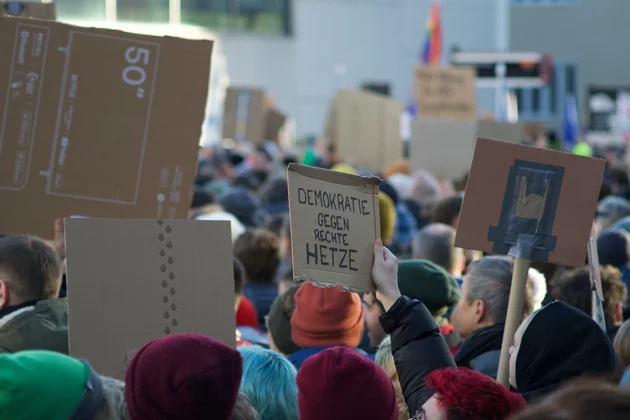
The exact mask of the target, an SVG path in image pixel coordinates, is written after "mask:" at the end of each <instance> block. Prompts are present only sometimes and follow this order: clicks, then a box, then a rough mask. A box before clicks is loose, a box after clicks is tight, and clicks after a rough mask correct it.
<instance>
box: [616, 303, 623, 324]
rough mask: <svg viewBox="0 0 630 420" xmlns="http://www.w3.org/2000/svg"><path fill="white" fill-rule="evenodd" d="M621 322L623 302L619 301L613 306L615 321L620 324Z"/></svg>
mask: <svg viewBox="0 0 630 420" xmlns="http://www.w3.org/2000/svg"><path fill="white" fill-rule="evenodd" d="M622 322H623V303H621V302H619V303H618V304H617V306H616V307H615V323H616V324H621V323H622Z"/></svg>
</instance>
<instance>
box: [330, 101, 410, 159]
mask: <svg viewBox="0 0 630 420" xmlns="http://www.w3.org/2000/svg"><path fill="white" fill-rule="evenodd" d="M403 109H404V107H403V106H402V104H400V103H398V102H396V101H394V100H393V99H390V98H388V97H386V96H383V95H379V94H376V93H372V92H366V91H358V90H350V89H341V90H339V92H337V95H336V96H335V98H334V99H333V101H332V102H331V107H330V109H329V113H328V121H327V125H326V129H325V130H326V134H327V137H328V139H329V141H330V143H331V145H332V146H333V148H334V150H335V152H336V156H337V158H338V159H340V160H344V161H346V162H351V163H353V164H355V165H357V166H360V167H365V168H368V169H372V170H374V171H380V170H382V169H383V168H385V167H387V166H388V165H391V164H392V163H394V162H397V161H398V160H400V159H401V158H402V154H403V144H402V140H401V136H400V118H401V115H402V112H403Z"/></svg>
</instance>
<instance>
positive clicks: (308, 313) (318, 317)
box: [291, 282, 363, 348]
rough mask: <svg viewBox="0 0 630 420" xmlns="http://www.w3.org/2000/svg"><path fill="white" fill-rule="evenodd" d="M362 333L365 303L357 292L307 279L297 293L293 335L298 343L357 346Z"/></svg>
mask: <svg viewBox="0 0 630 420" xmlns="http://www.w3.org/2000/svg"><path fill="white" fill-rule="evenodd" d="M362 334H363V306H362V304H361V298H359V295H357V294H356V293H350V292H342V291H341V289H339V287H329V288H321V287H316V286H313V285H312V284H311V283H309V282H306V283H304V284H303V285H302V286H301V287H300V289H299V290H298V291H297V293H296V294H295V311H294V312H293V316H291V335H292V337H293V342H294V343H295V344H297V345H298V346H299V347H303V348H311V347H323V346H347V347H357V346H358V345H359V343H360V342H361V336H362Z"/></svg>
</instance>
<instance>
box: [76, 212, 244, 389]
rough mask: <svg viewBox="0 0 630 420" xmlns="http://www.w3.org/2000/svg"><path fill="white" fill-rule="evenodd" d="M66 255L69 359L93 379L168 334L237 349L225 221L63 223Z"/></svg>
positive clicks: (118, 372)
mask: <svg viewBox="0 0 630 420" xmlns="http://www.w3.org/2000/svg"><path fill="white" fill-rule="evenodd" d="M66 250H67V258H68V260H67V261H68V269H67V273H68V302H69V336H70V355H72V356H74V357H77V358H84V359H87V360H89V361H90V363H91V364H92V365H93V366H94V368H95V369H96V370H97V371H98V372H99V373H101V374H104V375H108V376H112V377H114V378H118V379H124V378H125V370H126V369H125V359H126V358H127V357H128V356H130V353H131V352H133V351H136V350H138V349H139V348H140V347H142V346H143V345H144V344H146V343H147V342H148V341H150V340H153V339H156V338H160V337H163V336H165V335H168V334H176V333H183V332H195V333H200V334H204V335H207V336H210V337H213V338H215V339H217V340H219V341H221V342H223V343H225V344H227V345H230V346H235V333H234V331H235V328H236V325H235V323H236V318H235V316H234V274H233V265H232V241H231V236H230V224H229V222H207V221H199V220H155V219H143V220H138V219H135V220H133V219H127V220H116V219H90V218H79V219H66Z"/></svg>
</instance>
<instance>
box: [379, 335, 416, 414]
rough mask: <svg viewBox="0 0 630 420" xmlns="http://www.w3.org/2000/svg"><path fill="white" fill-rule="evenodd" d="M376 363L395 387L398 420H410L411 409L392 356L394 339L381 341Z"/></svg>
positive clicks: (388, 338)
mask: <svg viewBox="0 0 630 420" xmlns="http://www.w3.org/2000/svg"><path fill="white" fill-rule="evenodd" d="M375 361H376V364H377V365H379V366H380V367H381V369H383V370H384V371H385V373H386V374H387V376H388V377H389V380H390V381H392V385H394V390H395V391H396V402H397V403H398V420H409V407H407V403H406V402H405V397H404V396H403V392H402V388H401V386H400V380H399V378H398V371H397V370H396V364H395V363H394V355H393V354H392V339H391V337H390V336H387V337H385V339H383V341H381V344H380V345H379V346H378V351H377V352H376V358H375Z"/></svg>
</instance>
